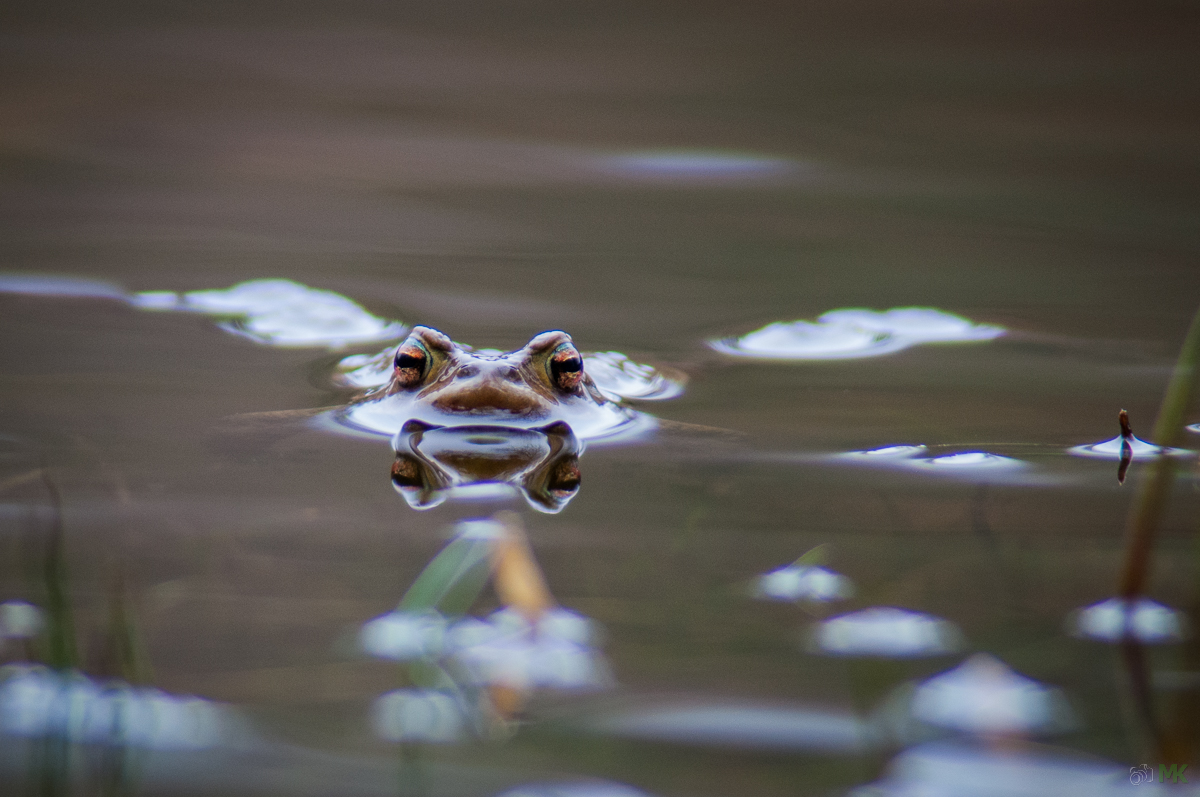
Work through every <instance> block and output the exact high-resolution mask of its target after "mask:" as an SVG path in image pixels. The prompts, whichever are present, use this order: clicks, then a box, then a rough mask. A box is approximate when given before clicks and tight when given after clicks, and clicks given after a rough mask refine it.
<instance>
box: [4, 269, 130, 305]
mask: <svg viewBox="0 0 1200 797" xmlns="http://www.w3.org/2000/svg"><path fill="white" fill-rule="evenodd" d="M0 293H15V294H21V295H25V296H58V297H61V298H64V299H117V300H120V301H128V300H129V294H128V293H126V292H125V290H124V289H123V288H122V287H121V286H119V285H114V284H113V283H111V282H102V281H100V280H90V279H82V278H79V277H59V276H55V275H52V274H0Z"/></svg>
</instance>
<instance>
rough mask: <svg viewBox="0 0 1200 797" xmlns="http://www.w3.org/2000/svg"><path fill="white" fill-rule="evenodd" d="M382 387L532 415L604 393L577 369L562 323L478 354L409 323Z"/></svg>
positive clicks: (469, 407)
mask: <svg viewBox="0 0 1200 797" xmlns="http://www.w3.org/2000/svg"><path fill="white" fill-rule="evenodd" d="M384 392H385V393H386V394H387V395H396V394H405V393H406V394H409V395H410V396H411V398H412V400H413V401H414V402H415V403H420V404H425V405H427V406H430V407H432V408H434V409H436V410H438V411H439V412H443V413H446V414H448V415H465V416H481V415H482V416H487V415H492V416H496V415H499V416H505V417H509V418H521V419H524V418H528V419H531V420H536V419H538V418H543V417H548V416H549V415H551V413H552V412H553V410H554V408H555V407H556V406H561V405H567V404H594V405H597V406H598V405H602V404H606V403H608V400H607V399H606V398H604V396H603V395H602V394H601V393H600V391H599V389H598V388H597V387H596V385H595V383H594V382H593V381H592V379H591V377H590V376H588V375H587V374H586V373H584V371H583V358H582V356H581V355H580V353H579V351H578V349H576V348H575V345H574V344H573V343H572V342H571V336H570V335H568V334H567V333H566V332H562V331H558V330H555V331H551V332H543V333H541V334H540V335H536V336H534V338H533V339H532V340H530V341H529V343H527V344H525V346H524V347H522V348H520V349H517V350H516V351H511V352H508V353H506V354H501V355H480V354H477V353H475V352H473V351H472V350H470V349H468V348H466V347H464V346H460V345H459V344H457V343H455V342H454V341H452V340H451V339H450V338H449V337H447V336H446V335H445V334H443V333H441V332H439V331H437V330H436V329H431V328H429V327H420V326H418V327H414V328H413V331H412V333H411V334H410V335H409V336H408V338H407V339H406V340H405V341H404V342H403V343H401V344H400V346H399V347H398V348H397V349H396V356H395V361H394V367H393V371H392V379H391V381H390V382H389V384H388V385H387V387H386V388H384Z"/></svg>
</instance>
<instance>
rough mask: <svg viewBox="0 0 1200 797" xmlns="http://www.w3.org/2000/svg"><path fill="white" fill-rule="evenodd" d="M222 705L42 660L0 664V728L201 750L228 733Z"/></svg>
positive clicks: (35, 735)
mask: <svg viewBox="0 0 1200 797" xmlns="http://www.w3.org/2000/svg"><path fill="white" fill-rule="evenodd" d="M231 730H232V727H231V718H230V717H229V715H228V709H225V708H224V707H222V706H219V705H217V704H215V703H212V702H210V701H208V700H202V699H200V698H196V697H186V696H178V695H171V694H167V693H166V692H162V691H160V690H158V689H152V688H149V687H135V686H131V685H129V684H127V683H123V682H120V681H108V682H98V681H95V680H92V679H90V678H88V677H86V676H84V675H82V674H81V673H78V672H66V673H60V672H56V671H54V670H51V669H49V668H46V667H42V666H34V665H21V666H10V667H6V668H4V669H3V670H0V731H2V732H4V733H8V734H12V735H14V736H25V737H33V738H40V737H46V736H55V737H60V738H64V739H67V740H69V741H72V742H93V743H102V744H112V745H118V746H128V747H142V748H147V749H152V750H199V749H204V748H208V747H212V746H213V745H216V744H218V743H220V742H222V741H227V740H228V737H229V736H230V731H231Z"/></svg>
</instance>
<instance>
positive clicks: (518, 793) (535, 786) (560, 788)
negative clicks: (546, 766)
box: [496, 780, 650, 797]
mask: <svg viewBox="0 0 1200 797" xmlns="http://www.w3.org/2000/svg"><path fill="white" fill-rule="evenodd" d="M496 797H650V796H649V795H648V794H647V793H646V792H644V791H639V790H638V789H635V788H633V787H632V786H626V785H625V784H623V783H610V782H607V781H598V780H592V781H574V782H564V783H530V784H528V785H525V786H517V787H515V788H512V789H508V790H507V791H504V792H501V793H500V794H497V795H496Z"/></svg>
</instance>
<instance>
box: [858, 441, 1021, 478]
mask: <svg viewBox="0 0 1200 797" xmlns="http://www.w3.org/2000/svg"><path fill="white" fill-rule="evenodd" d="M928 453H929V449H928V448H927V447H926V446H923V445H896V446H885V447H883V448H875V449H869V450H866V451H847V452H845V453H842V454H835V455H834V458H835V459H836V460H839V461H843V462H852V463H857V464H862V465H876V466H882V467H889V468H901V469H905V470H910V471H924V472H929V473H939V474H945V475H947V476H960V477H978V478H991V477H1003V475H1004V474H1010V473H1014V472H1018V471H1023V470H1025V469H1026V468H1028V466H1029V463H1028V462H1025V461H1024V460H1021V459H1015V458H1013V457H1006V456H1003V455H1001V454H992V453H990V452H987V451H961V452H958V453H955V454H943V455H942V456H938V457H930V456H926V455H927V454H928Z"/></svg>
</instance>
